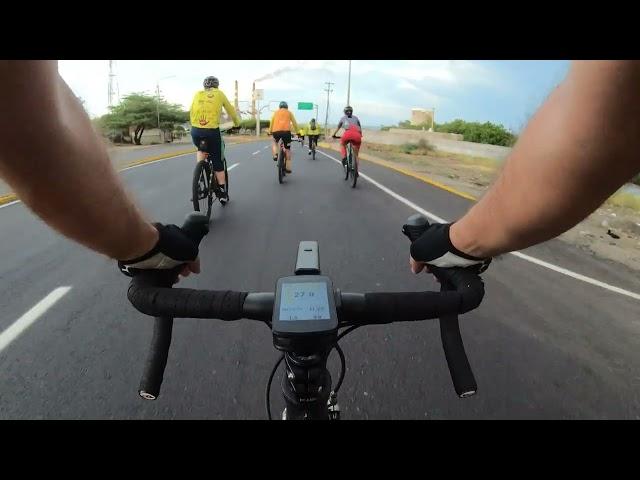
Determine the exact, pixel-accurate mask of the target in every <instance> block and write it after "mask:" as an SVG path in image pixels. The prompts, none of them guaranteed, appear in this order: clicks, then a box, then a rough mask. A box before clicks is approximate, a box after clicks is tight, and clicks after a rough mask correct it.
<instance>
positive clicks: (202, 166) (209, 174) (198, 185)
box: [191, 127, 231, 219]
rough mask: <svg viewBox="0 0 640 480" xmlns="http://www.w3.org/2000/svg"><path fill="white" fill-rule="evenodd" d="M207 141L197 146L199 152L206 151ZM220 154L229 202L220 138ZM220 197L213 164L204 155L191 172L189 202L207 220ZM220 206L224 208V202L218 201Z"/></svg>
mask: <svg viewBox="0 0 640 480" xmlns="http://www.w3.org/2000/svg"><path fill="white" fill-rule="evenodd" d="M228 130H231V127H229V128H226V129H225V130H223V129H222V128H221V129H220V135H222V134H223V133H224V132H226V131H228ZM207 146H208V145H207V141H206V140H202V141H201V142H200V145H199V150H200V151H205V150H207ZM220 154H221V156H222V163H223V164H224V182H225V185H226V187H225V188H226V190H227V192H226V193H227V199H226V201H227V202H228V201H229V174H228V172H227V158H226V155H225V143H224V138H222V137H221V146H220ZM221 197H222V191H221V190H220V185H219V184H218V179H217V177H216V175H215V172H214V171H213V163H212V162H211V159H210V158H209V154H208V153H205V159H204V160H203V161H201V162H197V163H196V167H195V169H194V170H193V182H192V185H191V201H192V202H193V209H194V210H195V211H196V212H202V213H204V214H205V215H206V216H207V218H209V219H210V218H211V207H212V205H213V202H214V201H215V200H220V198H221ZM220 204H221V205H222V206H223V207H224V206H225V205H226V202H223V201H220Z"/></svg>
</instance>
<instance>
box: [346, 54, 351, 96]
mask: <svg viewBox="0 0 640 480" xmlns="http://www.w3.org/2000/svg"><path fill="white" fill-rule="evenodd" d="M350 100H351V60H349V80H348V82H347V105H350V104H351V103H350Z"/></svg>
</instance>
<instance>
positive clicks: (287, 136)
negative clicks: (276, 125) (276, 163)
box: [282, 132, 293, 173]
mask: <svg viewBox="0 0 640 480" xmlns="http://www.w3.org/2000/svg"><path fill="white" fill-rule="evenodd" d="M282 142H283V143H284V154H285V156H286V159H287V161H286V163H285V167H284V169H285V171H286V172H287V173H291V160H292V157H293V152H292V151H291V132H289V133H283V134H282Z"/></svg>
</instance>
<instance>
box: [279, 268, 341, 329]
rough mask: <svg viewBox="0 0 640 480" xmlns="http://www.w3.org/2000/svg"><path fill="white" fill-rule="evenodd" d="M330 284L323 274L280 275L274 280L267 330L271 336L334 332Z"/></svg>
mask: <svg viewBox="0 0 640 480" xmlns="http://www.w3.org/2000/svg"><path fill="white" fill-rule="evenodd" d="M337 328H338V313H337V311H336V303H335V298H334V294H333V283H332V282H331V279H330V278H329V277H325V276H324V275H295V276H292V277H282V278H280V279H278V282H277V283H276V294H275V302H274V307H273V318H272V324H271V329H272V331H273V334H274V337H275V336H277V335H280V336H299V335H317V334H324V333H331V332H335V331H337Z"/></svg>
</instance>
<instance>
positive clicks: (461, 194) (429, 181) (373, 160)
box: [320, 142, 478, 202]
mask: <svg viewBox="0 0 640 480" xmlns="http://www.w3.org/2000/svg"><path fill="white" fill-rule="evenodd" d="M320 143H324V142H320ZM323 146H324V147H325V148H329V149H330V150H334V151H335V149H334V148H332V147H331V146H330V145H329V144H327V143H325V144H324V145H323ZM360 158H361V159H363V160H366V161H367V162H371V163H375V164H376V165H380V166H381V167H386V168H388V169H389V170H395V171H396V172H399V173H402V174H404V175H406V176H408V177H411V178H415V179H416V180H420V181H422V182H424V183H427V184H429V185H431V186H433V187H436V188H440V189H441V190H444V191H446V192H449V193H453V194H454V195H457V196H459V197H462V198H465V199H467V200H472V201H474V202H475V201H477V200H478V199H477V198H476V197H474V196H472V195H469V194H468V193H464V192H461V191H460V190H456V189H455V188H452V187H449V186H447V185H444V184H443V183H440V182H438V181H436V180H433V179H432V178H429V177H427V176H425V175H421V174H419V173H415V172H412V171H410V170H406V169H404V168H402V167H397V166H395V165H393V164H391V162H388V161H387V160H379V159H377V158H374V157H372V156H371V155H369V154H368V153H361V154H360Z"/></svg>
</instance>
